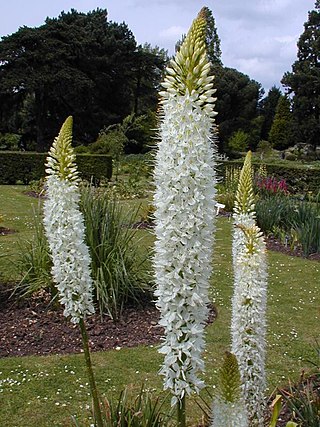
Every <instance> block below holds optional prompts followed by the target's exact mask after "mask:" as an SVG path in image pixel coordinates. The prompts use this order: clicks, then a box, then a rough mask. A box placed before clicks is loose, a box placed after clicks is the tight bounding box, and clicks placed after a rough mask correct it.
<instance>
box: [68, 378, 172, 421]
mask: <svg viewBox="0 0 320 427" xmlns="http://www.w3.org/2000/svg"><path fill="white" fill-rule="evenodd" d="M164 402H165V400H162V401H161V400H160V399H159V398H156V399H154V398H153V397H152V396H151V394H150V393H149V392H147V391H145V390H144V389H143V387H142V388H141V390H140V393H139V394H138V396H136V397H135V398H132V396H130V394H129V392H128V389H127V388H125V389H124V390H122V391H121V392H120V395H119V397H118V398H117V399H116V400H114V399H105V400H104V402H102V412H103V413H102V416H103V425H104V427H167V426H169V425H172V416H171V414H170V413H169V414H168V413H166V412H165V411H164V408H163V405H164ZM72 421H73V423H74V425H75V426H76V427H80V424H79V423H78V422H77V420H76V419H75V417H72Z"/></svg>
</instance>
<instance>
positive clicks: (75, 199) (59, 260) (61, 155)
mask: <svg viewBox="0 0 320 427" xmlns="http://www.w3.org/2000/svg"><path fill="white" fill-rule="evenodd" d="M70 129H72V119H71V118H69V119H67V121H66V122H65V124H64V125H63V127H62V129H61V132H60V134H59V136H58V138H57V139H56V140H55V142H54V145H53V148H51V150H50V152H49V157H48V163H47V167H48V169H47V173H48V177H47V199H46V200H45V202H44V219H43V222H44V228H45V232H46V236H47V239H48V242H49V247H50V251H51V255H52V260H53V267H52V275H53V278H54V281H55V282H56V285H57V288H58V291H59V300H60V302H61V303H62V304H63V305H64V315H65V316H66V317H70V320H71V322H73V323H78V322H79V320H80V319H81V318H83V317H85V316H86V315H88V314H92V313H93V312H94V306H93V303H92V287H93V282H92V278H91V275H90V262H91V261H90V255H89V249H88V247H87V246H86V244H85V243H84V238H85V228H84V219H83V215H82V213H81V212H80V210H79V199H80V194H79V189H78V180H77V172H76V166H75V164H74V163H73V156H72V155H71V153H72V148H71V144H70Z"/></svg>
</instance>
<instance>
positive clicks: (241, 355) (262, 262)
mask: <svg viewBox="0 0 320 427" xmlns="http://www.w3.org/2000/svg"><path fill="white" fill-rule="evenodd" d="M248 158H249V160H248ZM246 162H247V163H245V165H244V169H243V172H244V173H242V175H241V176H240V182H239V189H240V193H239V194H238V197H239V198H240V196H241V194H242V196H243V194H244V193H245V197H244V198H243V200H242V201H244V203H242V208H241V207H240V204H241V203H240V204H238V205H237V207H238V209H237V210H236V213H235V215H234V223H235V232H234V236H233V266H234V295H233V300H232V321H231V334H232V349H231V351H232V353H234V354H235V355H236V357H237V360H238V364H239V370H240V376H241V383H242V385H241V387H242V393H243V397H244V401H245V404H246V408H247V411H248V415H249V418H250V419H251V422H252V425H259V426H262V425H263V411H264V407H265V403H264V402H265V399H264V392H265V386H266V380H265V334H266V318H265V312H266V300H267V263H266V246H265V242H264V239H263V236H262V233H261V231H260V229H259V228H258V227H257V226H256V225H255V213H254V210H253V206H254V205H253V192H252V181H251V171H250V170H251V163H250V157H249V156H247V159H246ZM246 172H247V173H246ZM245 176H246V177H247V178H245ZM249 177H250V178H249Z"/></svg>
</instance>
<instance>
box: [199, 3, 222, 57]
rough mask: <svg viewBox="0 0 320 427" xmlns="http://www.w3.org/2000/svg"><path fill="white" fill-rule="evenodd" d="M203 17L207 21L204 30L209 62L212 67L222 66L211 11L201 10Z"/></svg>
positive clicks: (216, 32)
mask: <svg viewBox="0 0 320 427" xmlns="http://www.w3.org/2000/svg"><path fill="white" fill-rule="evenodd" d="M203 11H204V15H205V17H206V20H207V30H206V45H207V55H208V58H209V61H210V62H211V64H213V65H222V61H221V54H222V52H221V48H220V38H219V36H218V31H217V27H216V21H215V19H214V17H213V15H212V11H211V10H210V9H209V8H208V7H204V8H203Z"/></svg>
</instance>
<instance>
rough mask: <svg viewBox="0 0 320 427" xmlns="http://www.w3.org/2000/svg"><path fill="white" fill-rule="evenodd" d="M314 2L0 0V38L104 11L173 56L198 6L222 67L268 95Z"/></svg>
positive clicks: (293, 50) (285, 68) (287, 62)
mask: <svg viewBox="0 0 320 427" xmlns="http://www.w3.org/2000/svg"><path fill="white" fill-rule="evenodd" d="M314 3H315V1H314V0H217V1H213V0H207V1H206V2H203V1H202V0H201V1H199V0H105V1H100V0H0V36H3V35H7V34H11V33H14V32H15V31H17V30H18V28H19V27H20V26H23V25H27V26H29V27H36V26H39V25H41V24H43V23H44V20H45V18H46V17H47V16H49V17H56V16H58V15H59V14H60V12H61V11H62V10H64V11H69V10H70V9H71V8H74V9H76V10H77V11H81V12H88V11H89V10H93V9H96V8H97V7H99V8H103V9H107V10H108V17H109V20H112V21H115V22H119V23H120V22H123V21H125V22H126V23H127V24H128V27H129V28H130V30H131V31H132V32H133V33H134V35H135V37H136V40H137V42H138V43H139V44H140V43H141V44H142V43H144V42H149V43H151V44H152V45H158V46H159V47H163V48H165V49H167V50H168V51H169V53H170V54H172V53H173V52H174V45H175V42H176V41H177V40H178V39H180V37H181V34H183V33H186V32H187V30H188V28H189V27H190V24H191V22H192V20H193V19H194V18H195V17H196V15H197V13H198V12H199V10H200V9H201V7H202V6H207V7H209V8H210V9H211V10H212V12H213V16H214V18H215V20H216V26H217V29H218V34H219V37H220V39H221V48H222V60H223V63H224V65H226V66H228V67H232V68H236V69H237V70H239V71H241V72H243V73H245V74H248V75H249V76H250V78H252V79H255V80H257V81H258V82H260V83H261V84H262V86H263V87H264V88H265V89H266V90H268V89H270V87H272V86H273V85H276V86H278V87H280V86H281V84H280V80H281V78H282V76H283V74H284V72H286V71H290V70H291V65H292V63H293V62H294V61H295V59H296V54H297V47H296V43H297V40H298V38H299V36H300V34H301V33H302V32H303V24H304V22H305V21H306V20H307V17H308V11H309V10H312V9H313V8H314Z"/></svg>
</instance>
